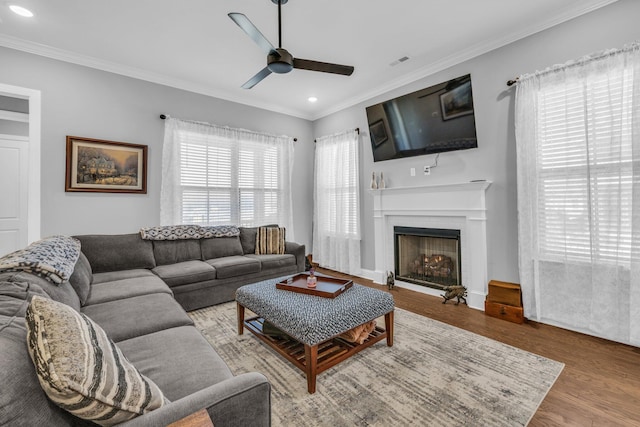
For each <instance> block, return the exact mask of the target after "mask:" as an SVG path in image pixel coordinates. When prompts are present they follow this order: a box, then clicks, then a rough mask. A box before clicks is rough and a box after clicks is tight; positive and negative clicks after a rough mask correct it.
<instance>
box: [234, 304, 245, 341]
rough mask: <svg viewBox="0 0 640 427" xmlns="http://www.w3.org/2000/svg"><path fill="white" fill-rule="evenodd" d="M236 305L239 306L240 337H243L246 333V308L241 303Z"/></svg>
mask: <svg viewBox="0 0 640 427" xmlns="http://www.w3.org/2000/svg"><path fill="white" fill-rule="evenodd" d="M236 304H237V306H238V310H237V311H238V335H242V334H243V333H244V306H242V305H240V303H239V302H237V303H236Z"/></svg>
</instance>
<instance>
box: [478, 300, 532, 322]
mask: <svg viewBox="0 0 640 427" xmlns="http://www.w3.org/2000/svg"><path fill="white" fill-rule="evenodd" d="M484 313H485V314H486V315H487V316H491V317H496V318H498V319H504V320H507V321H509V322H513V323H524V309H523V308H522V307H513V306H511V305H506V304H502V303H499V302H491V301H488V300H486V301H485V302H484Z"/></svg>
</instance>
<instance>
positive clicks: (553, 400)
mask: <svg viewBox="0 0 640 427" xmlns="http://www.w3.org/2000/svg"><path fill="white" fill-rule="evenodd" d="M318 271H319V272H322V273H325V274H328V275H332V276H336V277H351V276H347V275H345V274H342V273H338V272H335V271H331V270H325V269H318ZM352 279H354V281H355V282H356V283H360V284H362V285H366V286H370V287H374V288H376V289H381V290H385V291H386V290H387V288H386V286H381V285H378V284H374V283H373V282H372V281H370V280H367V279H363V278H359V277H352ZM391 293H392V294H393V296H394V299H395V303H396V307H400V308H402V309H405V310H409V311H412V312H414V313H417V314H421V315H423V316H427V317H430V318H432V319H436V320H439V321H441V322H445V323H448V324H450V325H453V326H457V327H459V328H462V329H466V330H468V331H471V332H474V333H476V334H479V335H483V336H485V337H488V338H492V339H494V340H497V341H501V342H503V343H506V344H509V345H512V346H514V347H518V348H520V349H523V350H526V351H530V352H532V353H536V354H539V355H541V356H544V357H547V358H549V359H553V360H556V361H559V362H563V363H564V364H565V368H564V370H563V371H562V374H560V377H559V378H558V380H557V381H556V383H555V384H554V385H553V387H552V388H551V390H550V391H549V394H548V395H547V397H546V398H545V399H544V401H543V402H542V404H541V405H540V408H539V409H538V412H537V413H536V414H535V416H534V417H533V419H532V420H531V423H530V424H529V426H531V427H538V426H580V427H585V426H640V348H637V347H632V346H627V345H624V344H618V343H615V342H611V341H607V340H604V339H600V338H595V337H591V336H588V335H584V334H580V333H577V332H572V331H568V330H565V329H561V328H556V327H553V326H549V325H545V324H541V323H536V322H525V323H524V324H522V325H518V324H515V323H510V322H507V321H504V320H501V319H495V318H492V317H489V316H486V315H485V314H484V312H482V311H479V310H474V309H471V308H469V307H467V306H466V305H463V304H461V305H459V306H455V305H453V304H452V303H451V302H449V303H447V304H442V298H438V297H433V296H430V295H425V294H422V293H418V292H414V291H411V290H408V289H403V288H397V287H396V288H395V289H394V290H393V291H391Z"/></svg>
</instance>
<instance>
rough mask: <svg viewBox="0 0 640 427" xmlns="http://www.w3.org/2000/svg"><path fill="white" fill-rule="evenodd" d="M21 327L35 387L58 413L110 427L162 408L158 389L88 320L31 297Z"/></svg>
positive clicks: (45, 300) (161, 399)
mask: <svg viewBox="0 0 640 427" xmlns="http://www.w3.org/2000/svg"><path fill="white" fill-rule="evenodd" d="M26 324H27V343H28V350H29V355H30V356H31V360H32V361H33V364H34V365H35V368H36V373H37V375H38V380H39V382H40V385H41V386H42V388H43V389H44V391H45V393H46V394H47V396H49V398H50V399H51V400H53V401H54V402H55V403H56V404H57V405H58V406H60V407H61V408H63V409H65V410H67V411H69V412H71V413H73V414H74V415H76V416H78V417H80V418H82V419H87V420H91V421H93V422H95V423H97V424H100V425H106V426H111V425H114V424H118V423H121V422H123V421H126V420H129V419H132V418H134V417H137V416H138V415H142V414H144V413H147V412H150V411H152V410H154V409H157V408H159V407H161V406H162V405H163V404H164V396H163V394H162V391H160V389H159V388H158V386H157V385H155V384H154V383H153V381H151V380H149V379H148V378H145V377H144V376H143V375H142V374H140V372H138V370H137V369H136V368H135V366H133V365H132V364H131V363H130V362H129V361H128V360H127V359H126V358H125V357H124V355H123V354H122V352H121V350H120V349H119V348H118V347H117V346H116V345H115V344H114V343H113V342H112V341H111V340H110V339H109V338H108V337H107V335H106V334H105V333H104V331H103V330H102V329H101V328H100V327H99V326H98V325H96V324H95V323H94V322H93V321H91V319H89V318H88V317H87V316H84V315H82V314H81V313H78V312H77V311H75V310H73V309H71V308H70V307H69V306H67V305H65V304H61V303H58V302H56V301H53V300H50V299H45V298H42V297H38V296H35V297H33V298H32V300H31V303H30V304H29V308H28V309H27V316H26Z"/></svg>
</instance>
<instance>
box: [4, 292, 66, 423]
mask: <svg viewBox="0 0 640 427" xmlns="http://www.w3.org/2000/svg"><path fill="white" fill-rule="evenodd" d="M5 302H6V301H3V305H4V303H5ZM21 302H22V301H17V304H15V305H14V307H16V306H22V303H21ZM27 306H28V303H26V304H24V308H23V309H21V310H22V314H24V312H26V309H27ZM26 336H27V327H26V325H25V320H24V317H15V316H4V315H1V314H0V384H2V386H1V388H2V392H0V425H2V426H52V425H53V426H56V425H72V421H71V419H72V416H71V415H70V414H68V413H67V412H65V411H63V410H62V409H60V408H58V407H57V406H56V405H55V404H54V403H53V402H51V400H49V399H48V398H47V395H46V394H45V393H44V390H42V387H40V383H39V382H38V376H37V375H36V371H35V369H33V363H32V362H31V359H30V358H29V352H28V350H27V345H26V340H25V337H26Z"/></svg>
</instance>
